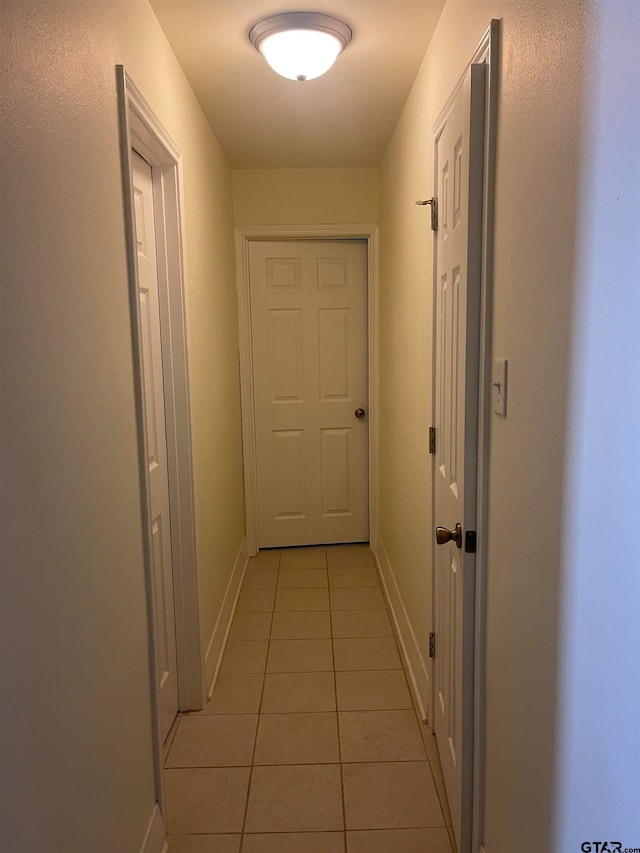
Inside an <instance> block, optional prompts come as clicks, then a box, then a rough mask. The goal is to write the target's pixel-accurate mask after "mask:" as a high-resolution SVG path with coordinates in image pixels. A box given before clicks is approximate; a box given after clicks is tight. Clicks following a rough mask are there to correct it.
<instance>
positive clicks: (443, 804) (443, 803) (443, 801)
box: [431, 761, 452, 826]
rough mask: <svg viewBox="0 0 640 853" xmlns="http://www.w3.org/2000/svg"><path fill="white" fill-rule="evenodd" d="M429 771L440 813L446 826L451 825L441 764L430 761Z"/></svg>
mask: <svg viewBox="0 0 640 853" xmlns="http://www.w3.org/2000/svg"><path fill="white" fill-rule="evenodd" d="M431 773H432V775H433V780H434V782H435V786H436V791H437V793H438V797H439V799H440V808H441V809H442V813H443V815H444V822H445V825H446V826H451V825H452V820H451V811H450V810H449V803H448V801H447V790H446V788H445V785H444V776H443V775H442V765H441V764H440V762H439V761H432V762H431Z"/></svg>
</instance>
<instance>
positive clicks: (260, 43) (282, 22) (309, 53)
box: [249, 12, 353, 81]
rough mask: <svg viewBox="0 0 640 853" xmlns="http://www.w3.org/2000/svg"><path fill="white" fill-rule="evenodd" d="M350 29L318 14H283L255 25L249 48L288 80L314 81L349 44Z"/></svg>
mask: <svg viewBox="0 0 640 853" xmlns="http://www.w3.org/2000/svg"><path fill="white" fill-rule="evenodd" d="M352 35H353V33H352V32H351V27H350V26H348V24H345V23H344V21H340V20H338V18H332V17H331V16H330V15H321V14H319V13H317V12H285V13H283V14H282V15H272V16H271V17H270V18H264V19H263V20H262V21H258V23H257V24H254V26H253V27H251V29H250V30H249V40H250V42H251V44H252V45H253V46H254V47H255V48H256V49H257V50H259V51H260V53H261V54H262V55H263V56H264V58H265V59H266V60H267V62H268V63H269V65H270V66H271V67H272V68H273V70H274V71H276V72H277V73H278V74H280V75H282V77H287V78H288V79H289V80H299V81H304V80H313V79H315V78H316V77H320V76H322V75H323V74H324V73H325V72H327V71H328V70H329V69H330V68H331V66H332V65H333V63H334V62H335V61H336V59H337V58H338V56H339V54H341V53H342V51H343V50H344V49H345V47H346V46H347V45H348V44H349V42H350V41H351V37H352Z"/></svg>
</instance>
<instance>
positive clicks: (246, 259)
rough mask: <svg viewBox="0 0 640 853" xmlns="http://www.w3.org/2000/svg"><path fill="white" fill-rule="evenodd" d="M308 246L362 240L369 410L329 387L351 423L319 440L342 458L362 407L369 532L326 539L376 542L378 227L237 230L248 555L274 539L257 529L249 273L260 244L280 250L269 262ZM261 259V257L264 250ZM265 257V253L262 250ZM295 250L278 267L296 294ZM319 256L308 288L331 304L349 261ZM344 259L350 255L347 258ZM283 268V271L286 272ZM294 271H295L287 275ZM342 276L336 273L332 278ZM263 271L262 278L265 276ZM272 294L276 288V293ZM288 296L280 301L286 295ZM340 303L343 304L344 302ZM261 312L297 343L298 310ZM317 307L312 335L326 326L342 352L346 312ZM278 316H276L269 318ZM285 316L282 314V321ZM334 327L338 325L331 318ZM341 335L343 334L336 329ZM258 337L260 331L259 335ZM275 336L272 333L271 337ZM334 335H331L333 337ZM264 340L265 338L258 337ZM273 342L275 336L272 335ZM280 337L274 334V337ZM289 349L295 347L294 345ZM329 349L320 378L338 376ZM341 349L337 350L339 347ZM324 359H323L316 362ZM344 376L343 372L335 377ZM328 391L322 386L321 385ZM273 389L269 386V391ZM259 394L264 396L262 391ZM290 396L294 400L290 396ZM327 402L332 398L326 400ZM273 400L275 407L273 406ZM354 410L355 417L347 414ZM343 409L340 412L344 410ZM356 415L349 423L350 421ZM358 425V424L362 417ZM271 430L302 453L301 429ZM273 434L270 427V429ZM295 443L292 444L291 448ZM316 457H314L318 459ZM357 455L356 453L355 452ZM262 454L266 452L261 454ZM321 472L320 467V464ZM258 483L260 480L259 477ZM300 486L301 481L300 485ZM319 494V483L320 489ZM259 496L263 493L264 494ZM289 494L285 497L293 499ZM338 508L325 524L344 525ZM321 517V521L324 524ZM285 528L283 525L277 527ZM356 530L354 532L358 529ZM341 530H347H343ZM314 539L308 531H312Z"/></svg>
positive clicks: (336, 482) (328, 483) (332, 485)
mask: <svg viewBox="0 0 640 853" xmlns="http://www.w3.org/2000/svg"><path fill="white" fill-rule="evenodd" d="M310 241H312V242H313V243H314V244H316V245H317V246H319V247H321V246H323V244H324V245H326V246H330V245H331V244H333V245H334V246H338V245H339V244H340V243H341V242H343V244H344V247H348V246H349V243H353V242H354V241H362V242H363V244H364V246H363V253H364V256H365V257H364V261H365V262H366V285H365V287H366V309H365V311H366V318H365V319H364V321H363V327H362V333H361V335H360V338H362V337H364V336H366V345H364V349H365V357H366V360H367V362H368V363H367V364H366V365H363V366H362V371H363V380H364V384H365V392H366V389H368V407H364V406H362V405H361V403H360V402H359V401H358V399H356V397H354V396H353V395H351V394H350V392H349V389H347V387H346V385H345V386H344V387H343V389H342V390H340V389H338V390H337V392H336V389H335V388H332V389H329V390H330V391H332V392H336V393H333V396H334V397H335V398H337V399H339V398H340V397H342V398H343V399H342V401H341V402H343V403H344V404H345V405H346V406H347V407H349V418H350V420H349V423H348V424H346V422H345V424H341V425H335V426H331V425H328V426H327V427H326V429H325V431H324V434H323V435H322V439H323V440H324V441H325V443H326V444H327V445H330V444H331V443H333V444H334V447H336V448H338V449H339V450H340V451H341V452H342V454H343V456H345V458H346V454H347V452H348V451H347V447H348V443H349V433H350V432H351V429H352V427H354V428H355V429H354V430H353V432H352V433H351V434H352V435H355V434H356V429H357V427H358V426H361V425H362V424H360V423H358V421H359V420H360V418H361V414H362V412H358V410H359V409H365V412H364V414H365V418H366V425H367V427H368V431H367V432H368V449H365V451H364V457H365V459H364V460H363V461H364V462H365V465H366V468H367V475H366V478H367V479H368V506H367V507H366V508H365V515H366V518H365V519H364V521H365V524H366V525H367V527H368V535H367V534H366V531H365V526H364V525H363V524H361V525H360V528H361V532H356V533H354V534H352V535H351V536H350V538H349V535H348V534H346V536H345V538H343V536H344V534H340V533H339V532H338V533H337V534H336V533H334V534H333V537H334V538H333V539H332V538H331V535H332V534H329V536H330V538H329V539H328V540H327V541H329V542H330V541H334V542H337V541H364V539H368V540H369V541H370V542H371V544H372V547H374V544H375V542H376V540H377V516H378V510H377V507H378V501H377V421H378V417H377V406H378V357H377V353H378V337H377V228H376V226H373V225H371V226H369V225H367V226H317V227H312V226H310V227H306V226H304V227H300V226H278V227H275V226H274V227H270V226H266V227H254V228H239V229H237V231H236V247H237V260H238V302H239V319H240V382H241V395H242V428H243V450H244V476H245V500H246V515H247V545H248V549H249V554H250V555H255V554H256V553H257V551H258V548H259V547H260V545H261V544H262V546H263V547H265V543H268V544H269V545H270V544H275V540H273V543H272V541H271V540H270V539H269V538H268V535H269V534H267V538H265V532H264V524H265V522H264V519H263V520H262V530H261V518H260V500H259V498H260V497H261V487H260V482H259V480H260V478H259V474H258V471H259V467H258V466H259V461H260V456H261V453H260V447H259V443H260V441H259V428H260V420H261V413H257V411H256V392H257V390H258V391H259V389H258V387H257V386H258V383H257V382H256V376H255V375H254V366H255V364H256V359H255V353H254V341H253V335H254V332H255V328H254V327H255V323H253V324H252V308H253V310H254V311H255V310H256V308H255V299H254V305H252V297H251V274H252V264H253V269H254V276H255V269H256V262H255V257H256V255H259V254H260V250H259V249H258V248H257V247H258V246H260V245H262V246H264V247H265V248H268V246H269V244H270V243H271V244H273V245H274V246H278V247H279V248H278V251H277V252H275V254H273V253H272V254H273V257H272V258H271V260H272V261H273V260H274V259H275V255H278V256H279V255H281V254H282V251H283V248H284V247H285V246H286V245H289V246H290V247H291V248H292V249H293V248H294V247H295V246H296V245H297V244H299V246H303V245H305V244H310ZM263 254H264V252H263ZM267 254H269V253H267ZM295 254H296V252H289V253H288V255H289V260H291V263H289V262H288V261H287V264H285V265H283V268H282V271H281V272H282V275H283V276H293V277H292V278H287V279H286V281H285V278H283V279H282V282H283V283H287V282H289V281H290V282H291V284H292V287H289V288H284V287H283V288H282V290H287V289H289V290H290V291H291V290H294V291H295V274H296V273H295V269H296V268H300V269H302V266H301V263H302V262H301V261H300V262H298V261H297V260H296V259H295V258H294V257H293V256H294V255H295ZM320 254H321V255H324V258H319V257H318V258H315V261H310V263H315V264H317V266H316V267H315V269H316V270H318V269H322V268H323V266H324V268H325V271H326V272H327V275H328V276H329V278H327V279H325V286H324V287H323V285H322V284H318V283H317V282H318V281H320V279H317V281H316V283H315V284H314V285H313V289H315V291H316V293H317V292H318V291H322V290H323V289H324V290H325V295H327V292H328V294H329V295H327V298H329V300H331V298H332V297H331V296H330V292H331V291H332V290H333V292H334V293H335V292H337V291H339V290H341V289H342V290H344V289H346V288H343V284H344V279H343V278H342V277H341V276H342V275H343V272H344V269H345V266H344V265H345V264H348V263H349V261H348V260H345V257H346V255H345V252H336V251H331V250H328V251H326V252H324V253H323V252H320ZM336 254H340V255H341V256H344V257H340V258H337V257H333V255H336ZM347 254H348V253H347ZM275 266H276V265H275V264H274V263H271V270H272V273H271V275H272V279H271V281H272V284H273V281H274V279H273V274H274V272H273V271H274V269H275ZM285 266H286V267H287V270H285ZM291 270H293V272H291ZM338 273H340V275H338ZM268 274H269V273H265V275H268ZM332 276H334V277H335V276H338V277H337V278H332ZM332 282H334V283H335V287H332V286H331V284H332ZM264 284H265V287H263V288H261V289H262V292H263V293H264V291H265V290H266V289H268V288H267V281H266V278H265V282H264ZM274 289H275V290H277V289H278V288H277V287H276V288H274ZM276 298H280V299H282V298H283V297H282V295H281V294H277V296H276ZM285 298H286V297H285ZM345 304H346V303H345ZM261 308H262V310H263V311H264V310H265V309H266V311H267V312H269V311H271V312H272V316H273V317H275V319H277V320H278V321H279V322H284V323H285V327H286V325H287V324H289V326H290V335H289V340H290V341H295V338H296V334H297V332H296V322H297V321H296V314H297V313H298V309H297V308H296V307H295V306H293V305H292V306H289V307H287V306H286V305H285V304H284V303H283V304H282V306H279V305H276V304H274V306H272V307H271V308H269V306H267V305H266V304H265V306H261ZM315 310H317V311H319V312H322V311H325V314H324V315H321V313H320V314H316V318H317V317H318V316H320V319H319V321H318V322H315V325H314V324H313V323H312V326H313V329H312V333H313V334H316V335H317V334H318V331H319V329H320V327H321V325H322V323H325V329H326V330H328V332H329V333H330V334H331V335H333V337H332V340H333V341H334V343H335V341H336V340H340V339H341V340H342V341H343V344H342V349H343V352H344V349H345V344H344V341H345V331H344V330H345V322H347V321H346V319H345V317H346V315H345V309H344V307H343V306H342V303H340V304H338V303H337V302H336V304H335V306H333V305H332V303H331V301H329V302H328V303H327V305H326V306H324V307H323V306H320V305H319V304H318V305H315V303H314V311H315ZM278 311H280V313H279V314H277V313H275V312H278ZM285 315H286V316H285ZM338 320H339V321H340V322H337V321H338ZM341 330H342V331H341ZM259 334H260V333H259ZM271 334H272V335H273V332H272V333H271ZM321 335H322V331H320V336H321ZM336 335H337V337H336ZM265 336H266V337H265V340H267V339H268V336H269V331H268V329H267V330H266V332H265ZM263 337H264V336H263ZM272 339H273V337H272ZM277 339H278V338H277V337H276V340H277ZM293 348H294V349H295V347H294V346H293ZM333 349H334V352H333V353H330V354H329V356H328V357H327V358H326V359H325V365H326V366H327V367H326V370H325V375H327V376H328V375H329V372H330V371H331V370H332V369H333V371H334V373H336V374H337V373H341V371H343V367H340V365H339V364H338V361H339V360H338V359H337V358H336V356H335V350H336V348H335V346H334V348H333ZM338 350H339V347H338ZM320 361H321V362H322V358H321V359H320ZM320 371H322V364H320ZM341 375H343V376H344V372H342V373H341ZM297 376H298V374H293V373H292V374H291V377H292V379H291V381H292V383H293V384H295V382H296V381H297V380H296V377H297ZM318 379H320V386H322V380H321V378H320V377H315V378H314V377H312V378H311V381H312V382H314V381H315V382H317V381H318ZM300 381H304V378H301V380H300ZM327 388H328V386H327ZM272 390H273V389H272ZM265 393H266V394H267V396H268V395H269V392H268V391H265ZM322 393H323V392H322V388H321V387H320V392H319V397H322ZM263 396H264V394H263ZM275 396H277V395H275V394H273V393H272V394H271V397H272V398H273V397H275ZM294 396H295V395H294ZM327 396H328V397H330V396H332V395H331V394H327ZM332 402H333V401H332ZM327 403H329V400H328V399H327V400H322V399H319V401H318V405H319V406H322V405H323V404H327ZM277 405H278V403H277V402H276V406H277ZM294 405H297V402H296V401H294ZM351 409H353V412H351ZM345 411H346V410H345ZM354 418H355V420H354ZM362 420H364V419H362ZM268 429H269V426H268V425H267V426H266V428H265V430H264V434H267V432H268ZM275 431H276V432H278V431H279V432H280V433H281V435H282V437H283V439H287V440H288V442H289V445H290V447H291V450H292V451H295V453H296V454H298V453H300V452H301V450H300V440H299V433H300V430H299V429H295V430H292V429H287V428H286V425H285V426H284V427H283V428H282V429H281V430H275ZM271 432H272V434H273V432H274V430H273V429H271ZM294 445H295V446H294ZM321 452H322V451H320V453H319V455H321ZM360 452H361V453H362V450H361V451H360ZM263 455H264V453H263ZM318 467H319V466H318ZM318 476H320V477H321V478H322V476H323V475H322V473H321V472H318ZM324 477H325V480H324V487H325V493H326V494H329V493H331V490H332V489H333V495H336V496H339V497H340V499H341V500H342V501H343V502H344V497H343V496H344V495H345V493H346V489H347V483H346V481H343V482H340V479H339V478H338V477H333V478H332V472H331V471H328V472H325V474H324ZM263 479H264V475H263ZM298 482H299V480H298ZM321 490H322V486H321V487H320V489H319V491H321ZM262 491H263V492H264V489H263V490H262ZM291 492H293V494H294V495H295V494H296V491H295V488H293V489H292V490H291ZM291 492H290V494H291ZM336 507H337V509H336V511H335V512H334V517H333V519H331V521H333V522H336V521H337V522H338V527H339V526H340V524H341V523H342V522H343V521H345V520H346V516H347V515H348V512H345V511H344V508H341V507H339V506H338V498H336ZM331 509H332V508H331V507H329V511H328V512H327V513H326V516H327V517H330V516H331V514H332V513H331ZM284 515H285V516H286V515H295V513H287V512H285V513H284ZM319 515H320V516H322V515H323V512H322V510H321V511H320V513H319ZM284 520H285V521H287V522H289V521H290V519H288V518H285V519H284ZM324 520H326V518H325V519H323V521H324ZM283 526H284V525H283ZM360 528H359V529H360ZM345 530H346V526H345ZM312 535H313V534H312ZM305 542H306V543H307V544H311V542H310V540H299V539H298V540H296V539H295V538H292V539H290V540H289V541H285V540H282V541H279V542H278V544H280V545H283V544H284V545H299V544H305Z"/></svg>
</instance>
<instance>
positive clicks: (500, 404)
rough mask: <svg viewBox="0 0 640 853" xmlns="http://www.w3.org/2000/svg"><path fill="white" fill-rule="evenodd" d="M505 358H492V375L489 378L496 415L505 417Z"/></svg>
mask: <svg viewBox="0 0 640 853" xmlns="http://www.w3.org/2000/svg"><path fill="white" fill-rule="evenodd" d="M507 364H508V362H507V359H506V358H496V359H494V360H493V376H492V378H491V383H492V384H491V402H492V404H493V411H494V412H495V413H496V415H502V416H503V417H506V414H507Z"/></svg>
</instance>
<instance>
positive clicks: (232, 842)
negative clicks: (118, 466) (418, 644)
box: [165, 545, 452, 853]
mask: <svg viewBox="0 0 640 853" xmlns="http://www.w3.org/2000/svg"><path fill="white" fill-rule="evenodd" d="M374 565H375V564H374V561H373V555H372V554H371V552H370V551H369V548H368V546H365V545H352V546H332V547H328V548H317V547H316V548H294V549H287V550H281V551H275V550H273V551H263V552H261V553H260V554H259V555H258V556H257V557H255V558H253V559H251V560H250V561H249V566H248V568H247V572H246V574H245V578H244V582H243V586H242V590H241V593H240V597H239V600H238V607H237V611H236V614H235V618H234V621H233V625H232V628H231V632H230V635H229V640H228V643H227V648H226V651H225V654H224V657H223V661H222V666H221V671H220V674H219V676H218V679H217V682H216V686H215V690H214V693H213V696H212V698H211V700H210V701H209V703H208V705H207V706H206V707H205V708H204V709H203V710H202V711H200V712H197V713H191V714H185V715H182V716H181V717H180V718H179V721H178V723H177V725H176V726H174V730H173V731H172V732H171V734H170V736H169V739H168V742H167V745H166V756H167V757H166V768H167V769H166V771H165V781H166V790H167V807H168V828H169V833H170V834H169V853H451V849H452V848H451V846H450V841H449V834H450V830H448V829H447V828H446V827H449V826H450V823H451V821H450V818H449V810H448V807H447V805H446V799H445V795H444V789H443V784H442V775H441V770H440V762H439V760H438V753H437V749H436V746H435V738H433V737H432V736H431V735H430V734H429V733H428V731H427V729H426V727H425V726H424V725H423V724H422V723H421V722H420V720H419V717H418V716H417V714H416V712H415V709H414V706H413V703H412V699H411V695H410V692H409V688H408V685H407V680H406V676H405V673H404V671H403V668H402V662H401V658H400V655H399V651H398V647H397V644H396V640H395V638H394V636H393V630H392V627H391V622H390V620H389V616H388V614H387V611H386V607H385V601H384V597H383V593H382V590H381V588H380V583H379V579H378V576H377V572H376V569H375V568H374Z"/></svg>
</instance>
